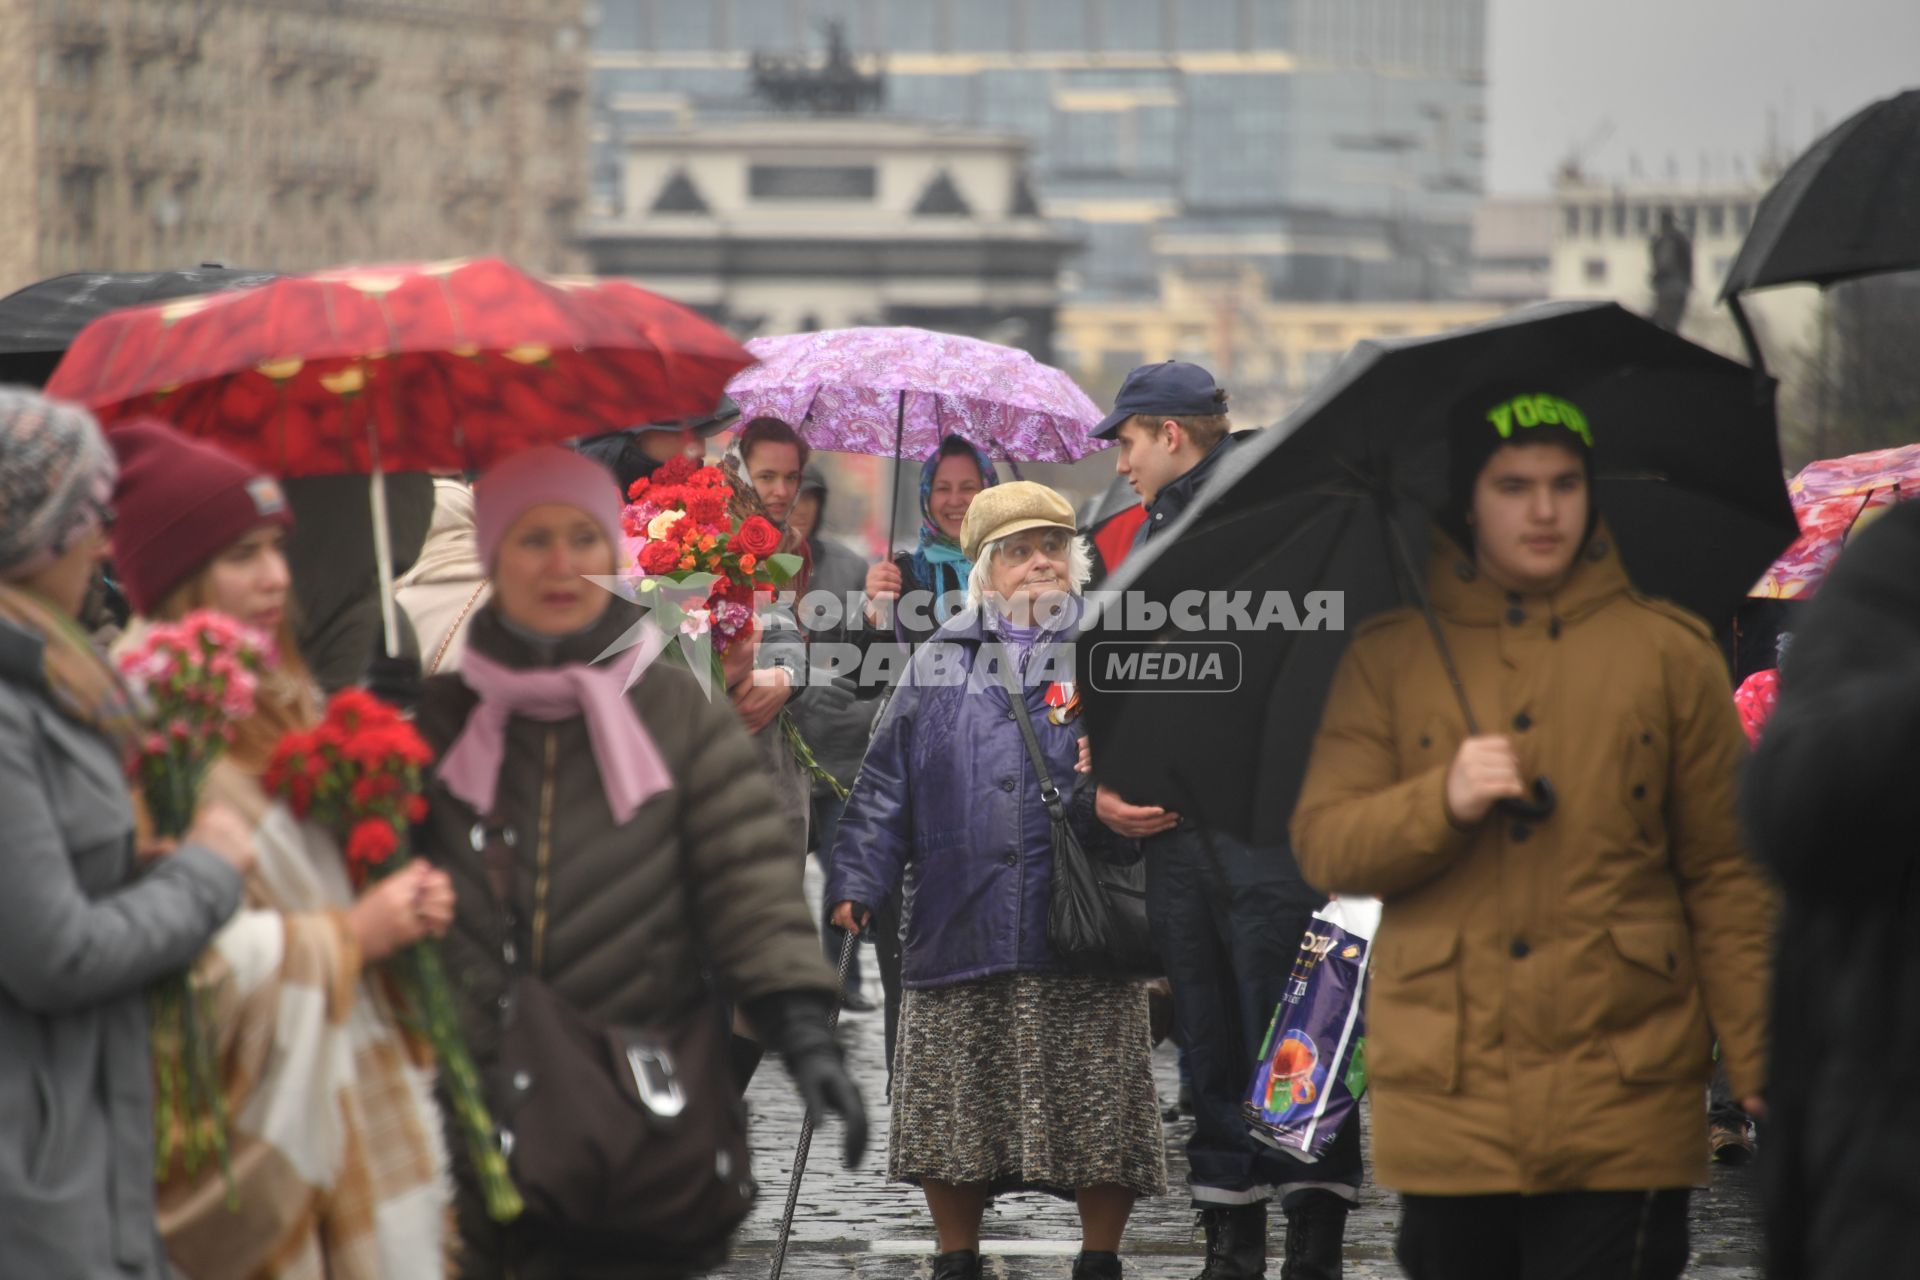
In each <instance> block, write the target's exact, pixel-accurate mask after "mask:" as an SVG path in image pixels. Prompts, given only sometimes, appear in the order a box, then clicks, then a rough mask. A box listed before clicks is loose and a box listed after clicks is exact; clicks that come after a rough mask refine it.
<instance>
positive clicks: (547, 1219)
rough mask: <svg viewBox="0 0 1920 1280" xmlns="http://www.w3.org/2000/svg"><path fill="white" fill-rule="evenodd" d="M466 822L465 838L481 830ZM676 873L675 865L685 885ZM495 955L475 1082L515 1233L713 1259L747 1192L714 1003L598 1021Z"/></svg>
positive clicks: (740, 1118) (578, 1251)
mask: <svg viewBox="0 0 1920 1280" xmlns="http://www.w3.org/2000/svg"><path fill="white" fill-rule="evenodd" d="M474 830H475V836H476V843H479V842H480V838H481V833H482V832H483V831H485V830H486V826H485V825H484V824H476V826H475V828H474ZM489 834H491V835H492V838H491V839H490V840H487V841H486V842H485V848H484V857H485V860H486V864H487V867H486V869H487V880H488V884H489V887H490V888H491V889H492V890H493V892H494V896H495V899H496V903H497V905H498V906H499V908H500V911H501V914H502V917H503V920H504V923H505V925H506V936H507V937H508V938H509V939H511V938H512V937H513V936H514V932H515V929H514V922H513V918H512V917H513V913H512V908H511V906H510V904H511V902H512V896H511V892H510V890H511V885H512V854H511V852H510V849H509V848H508V846H507V844H506V842H505V841H504V840H502V839H501V838H500V836H499V834H498V833H497V832H491V833H489ZM542 871H543V873H542V874H541V875H539V876H538V877H537V878H536V884H539V885H544V884H545V883H546V880H547V877H546V875H545V874H544V869H542ZM687 871H688V868H687V867H686V865H685V863H684V862H683V864H682V879H683V880H687V881H688V883H689V884H690V877H689V876H688V875H687ZM539 905H540V904H538V903H536V911H535V915H534V919H535V922H536V925H538V923H539V922H541V921H544V919H545V914H546V913H545V912H544V911H541V910H538V907H539ZM692 927H693V929H694V938H695V946H696V949H698V950H700V951H701V952H702V954H703V955H704V951H705V949H704V947H703V946H701V936H700V932H699V928H698V924H697V922H692ZM533 950H534V951H535V952H536V954H537V952H538V950H539V948H538V947H537V946H536V947H535V948H533ZM506 958H507V963H508V964H509V966H511V967H512V968H513V969H514V971H515V972H514V975H513V977H512V979H511V980H510V982H509V985H508V988H507V999H506V1001H505V1008H504V1010H503V1014H502V1018H501V1027H500V1053H499V1060H498V1063H497V1064H496V1065H495V1067H494V1068H493V1069H492V1070H490V1071H488V1072H487V1076H486V1086H487V1101H488V1104H489V1105H490V1107H491V1108H492V1110H493V1114H494V1117H495V1119H496V1120H497V1121H498V1123H499V1126H500V1134H501V1148H502V1151H503V1153H504V1154H505V1156H506V1158H507V1167H508V1169H509V1171H510V1172H511V1173H512V1175H513V1181H514V1185H515V1186H516V1187H518V1188H519V1190H520V1194H521V1197H522V1198H523V1199H524V1200H525V1201H526V1205H527V1208H526V1213H525V1215H524V1216H523V1217H522V1219H521V1220H520V1223H519V1228H520V1230H521V1231H522V1232H524V1233H525V1234H526V1235H528V1236H529V1237H531V1238H534V1239H547V1240H558V1241H559V1242H560V1243H561V1244H563V1245H564V1247H565V1249H566V1251H567V1252H568V1254H569V1255H570V1256H580V1255H593V1256H607V1257H627V1258H648V1259H652V1260H655V1261H659V1262H672V1263H675V1264H679V1265H685V1266H688V1267H691V1268H693V1269H696V1270H700V1269H707V1268H710V1267H712V1266H715V1265H718V1263H720V1262H721V1261H723V1260H724V1259H725V1257H726V1251H727V1246H728V1242H729V1241H730V1240H731V1238H732V1235H733V1232H734V1230H735V1229H736V1228H737V1227H738V1226H739V1225H740V1223H741V1222H742V1221H743V1220H744V1219H745V1218H746V1216H747V1213H748V1211H749V1210H750V1209H751V1208H752V1207H753V1201H754V1197H755V1195H756V1194H757V1190H758V1188H757V1187H756V1186H755V1185H754V1182H753V1176H752V1172H751V1166H750V1163H749V1162H750V1156H749V1152H748V1148H747V1137H746V1113H745V1108H744V1107H743V1106H742V1104H741V1103H740V1101H739V1098H738V1096H737V1093H736V1090H735V1087H734V1081H733V1074H732V1071H731V1068H730V1058H729V1047H730V1046H729V1035H728V1027H727V1024H726V1022H725V1020H724V1018H723V1016H722V1014H721V1011H720V1009H719V1008H718V1006H717V1005H716V1004H715V1003H714V1002H713V1001H711V1000H705V999H703V1000H701V1001H700V1002H699V1003H698V1005H697V1006H696V1007H695V1008H694V1009H693V1010H692V1012H690V1013H687V1014H684V1015H682V1016H681V1017H679V1018H677V1019H670V1020H663V1021H661V1022H658V1023H655V1024H653V1025H649V1026H609V1025H606V1024H603V1023H600V1022H597V1021H595V1020H593V1019H591V1018H588V1017H587V1016H585V1015H584V1014H582V1013H580V1012H579V1011H578V1010H576V1009H574V1008H573V1007H572V1006H571V1005H569V1004H568V1003H567V1002H566V1001H565V1000H564V999H562V998H561V996H560V994H559V993H558V992H556V991H555V990H554V989H553V987H552V986H551V985H550V984H548V983H547V982H545V981H543V980H542V979H541V978H539V977H538V976H537V975H536V974H535V973H534V972H533V964H532V957H530V956H529V957H520V956H516V955H515V954H514V952H513V949H512V946H511V943H509V946H508V949H507V952H506Z"/></svg>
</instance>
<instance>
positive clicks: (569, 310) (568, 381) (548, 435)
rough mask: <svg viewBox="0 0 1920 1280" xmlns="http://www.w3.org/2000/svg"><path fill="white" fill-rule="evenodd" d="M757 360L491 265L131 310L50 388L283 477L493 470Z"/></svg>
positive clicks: (401, 270)
mask: <svg viewBox="0 0 1920 1280" xmlns="http://www.w3.org/2000/svg"><path fill="white" fill-rule="evenodd" d="M752 360H753V357H752V356H750V355H748V354H747V352H746V351H745V349H744V348H742V347H741V346H740V345H739V344H738V343H737V342H735V341H734V340H733V339H732V338H731V337H730V336H728V334H727V333H726V331H725V330H723V329H721V328H719V327H718V326H717V325H714V324H713V323H712V322H710V321H708V320H706V319H704V318H702V317H701V316H700V315H698V314H696V313H695V312H693V311H690V310H688V309H687V308H685V307H682V306H680V305H679V304H678V303H675V302H670V301H668V300H667V299H665V298H662V297H659V296H657V295H655V294H652V293H648V292H647V291H646V290H644V289H640V288H636V287H635V286H633V285H630V284H625V283H622V282H619V281H593V280H544V279H539V278H537V277H534V276H530V275H527V274H525V273H524V272H522V271H520V270H519V269H518V268H516V267H513V266H511V265H509V264H508V263H505V262H502V261H499V260H497V259H491V258H478V259H469V260H460V261H452V262H438V263H423V264H403V265H396V266H374V267H351V268H343V269H340V270H337V271H323V272H318V273H315V274H312V275H302V276H282V277H280V278H278V279H275V280H272V281H271V282H269V283H267V284H263V285H260V286H258V287H256V288H252V289H246V290H237V291H231V292H226V293H218V294H208V295H202V296H198V297H192V298H185V299H180V300H177V301H174V302H169V303H162V304H159V305H157V306H148V307H139V308H135V309H132V310H127V311H118V312H114V313H112V314H110V315H107V316H104V317H102V318H101V319H99V320H96V321H95V322H93V323H92V324H90V325H88V326H87V328H86V329H85V330H84V331H83V332H82V333H81V335H80V336H79V338H78V339H76V340H75V342H74V343H73V345H72V348H71V349H70V350H69V351H68V353H67V356H66V358H65V359H64V360H62V361H61V363H60V367H59V368H58V369H57V370H56V371H55V372H54V376H53V378H52V380H51V381H50V382H49V383H48V384H47V391H48V393H49V394H51V395H56V396H60V397H63V398H66V399H72V400H79V401H82V402H84V403H86V404H87V405H89V406H91V407H92V408H93V409H94V411H95V412H96V413H97V414H98V415H99V416H100V417H101V419H102V421H104V422H108V423H111V422H114V421H117V420H119V419H122V418H126V417H133V416H139V415H143V414H147V415H152V416H155V417H159V418H163V419H165V420H167V421H169V422H172V423H173V424H174V425H176V426H178V427H180V428H181V429H183V430H185V431H187V432H189V433H190V434H194V435H201V436H207V437H210V438H213V439H217V440H219V441H220V442H221V443H222V444H223V445H224V446H226V447H227V448H229V449H230V450H232V451H233V452H234V453H236V454H238V455H240V456H241V457H244V458H245V459H247V460H248V461H249V462H251V463H253V464H254V465H255V466H258V467H261V468H262V469H264V470H267V471H270V472H272V473H273V474H275V475H278V476H281V477H293V476H308V475H355V474H368V473H371V472H373V471H375V470H377V469H384V470H388V471H431V470H449V471H454V470H457V471H478V470H482V469H484V468H486V467H487V466H488V465H490V464H491V463H492V462H493V461H495V460H496V459H498V458H500V457H503V456H505V455H507V454H510V453H514V452H517V451H518V450H521V449H524V448H527V447H528V446H530V445H534V444H539V443H543V442H549V441H557V440H565V439H570V438H572V437H574V436H578V435H585V434H589V433H593V432H599V431H609V430H614V429H617V428H620V427H626V426H631V425H632V424H633V423H635V422H646V421H654V420H659V419H663V418H674V417H685V416H692V415H697V414H704V413H707V412H710V411H711V410H712V408H713V405H714V403H715V401H717V400H718V399H719V396H720V393H721V391H722V389H723V387H724V386H725V384H726V381H727V379H728V378H730V377H732V376H733V375H734V374H735V373H736V372H738V371H739V370H740V369H742V368H744V367H745V366H746V365H748V364H750V363H752Z"/></svg>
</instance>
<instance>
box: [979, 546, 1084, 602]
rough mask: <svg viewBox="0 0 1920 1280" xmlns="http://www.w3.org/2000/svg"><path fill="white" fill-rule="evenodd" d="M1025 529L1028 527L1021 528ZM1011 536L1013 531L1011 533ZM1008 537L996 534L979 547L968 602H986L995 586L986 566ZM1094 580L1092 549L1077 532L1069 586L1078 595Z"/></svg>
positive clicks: (1070, 549)
mask: <svg viewBox="0 0 1920 1280" xmlns="http://www.w3.org/2000/svg"><path fill="white" fill-rule="evenodd" d="M1020 532H1021V533H1026V532H1027V530H1025V529H1022V530H1020ZM1007 536H1008V537H1012V536H1013V535H1011V534H1009V535H1007ZM1006 540H1007V539H1006V538H995V539H994V540H993V541H991V542H989V543H988V544H987V545H986V546H984V547H982V548H980V556H979V558H978V559H976V560H975V561H974V562H973V571H972V572H971V573H969V574H967V603H968V604H969V605H971V606H974V607H975V608H978V607H979V606H980V605H982V604H984V603H985V602H986V599H987V595H988V593H989V592H991V591H992V590H993V575H992V571H991V570H989V569H988V568H987V564H988V562H989V561H991V560H992V559H993V553H994V551H995V550H997V549H998V548H999V546H1000V544H1001V543H1003V542H1005V541H1006ZM1092 580H1093V551H1092V549H1091V548H1090V547H1088V546H1087V539H1086V537H1085V536H1084V535H1082V534H1078V533H1076V534H1074V535H1073V538H1072V539H1071V540H1070V541H1069V542H1068V544H1067V588H1068V589H1069V590H1070V591H1072V592H1073V594H1075V595H1079V594H1080V593H1081V592H1082V591H1084V590H1085V589H1086V586H1087V583H1089V582H1091V581H1092Z"/></svg>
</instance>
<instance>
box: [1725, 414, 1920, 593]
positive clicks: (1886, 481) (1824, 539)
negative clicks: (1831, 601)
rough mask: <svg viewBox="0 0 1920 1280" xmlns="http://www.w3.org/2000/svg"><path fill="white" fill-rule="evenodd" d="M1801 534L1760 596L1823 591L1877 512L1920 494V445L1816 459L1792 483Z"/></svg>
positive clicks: (1771, 572) (1790, 488)
mask: <svg viewBox="0 0 1920 1280" xmlns="http://www.w3.org/2000/svg"><path fill="white" fill-rule="evenodd" d="M1787 494H1788V496H1789V497H1790V498H1792V500H1793V511H1794V515H1795V516H1796V517H1798V519H1799V521H1800V536H1799V537H1798V538H1795V539H1794V541H1793V545H1792V546H1790V547H1788V548H1787V549H1786V551H1785V552H1784V553H1782V554H1781V556H1780V558H1779V559H1778V560H1775V561H1774V562H1773V567H1772V568H1770V569H1768V570H1767V573H1766V576H1765V577H1763V578H1762V579H1760V582H1759V583H1758V585H1756V586H1755V587H1754V589H1753V594H1754V595H1756V596H1764V597H1768V598H1772V599H1779V600H1804V599H1807V598H1809V597H1811V596H1812V595H1813V593H1814V592H1815V591H1816V590H1818V589H1819V586H1820V581H1821V579H1823V578H1825V577H1826V576H1827V571H1828V570H1829V569H1831V568H1833V562H1834V560H1835V559H1836V558H1837V557H1838V556H1839V555H1840V549H1841V548H1842V547H1844V546H1845V545H1846V544H1847V540H1848V539H1849V538H1850V537H1852V535H1853V532H1854V530H1855V529H1857V528H1858V527H1859V526H1860V525H1861V524H1862V523H1863V522H1864V521H1868V520H1872V519H1874V518H1876V517H1875V513H1878V512H1881V511H1884V510H1885V509H1886V508H1887V507H1890V506H1892V505H1893V504H1894V503H1896V502H1903V501H1906V500H1908V499H1911V498H1912V497H1913V496H1914V495H1915V494H1920V444H1909V445H1902V446H1900V447H1899V448H1897V449H1875V450H1873V451H1872V452H1870V453H1855V454H1849V455H1848V456H1847V457H1844V458H1829V459H1826V460H1825V461H1821V462H1810V463H1808V464H1807V465H1806V466H1805V467H1803V468H1801V471H1800V474H1799V475H1797V476H1795V477H1794V478H1793V482H1792V483H1791V484H1789V485H1788V486H1787Z"/></svg>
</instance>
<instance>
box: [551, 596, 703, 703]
mask: <svg viewBox="0 0 1920 1280" xmlns="http://www.w3.org/2000/svg"><path fill="white" fill-rule="evenodd" d="M584 576H585V577H586V579H587V581H588V582H591V583H593V584H594V585H595V586H597V587H599V588H600V589H601V590H603V591H609V592H612V593H613V594H614V595H616V596H619V597H620V598H621V599H622V600H625V601H626V602H627V603H629V604H632V605H635V606H637V607H638V608H639V610H640V617H639V618H638V619H637V620H636V621H635V622H634V624H633V625H632V626H631V627H628V628H627V629H626V630H625V631H624V632H622V633H621V634H620V637H619V638H618V639H616V640H615V641H614V642H613V643H612V644H610V645H608V646H607V647H606V649H605V650H603V651H602V652H601V653H600V655H599V656H598V657H596V658H595V659H594V662H596V663H599V662H604V661H606V660H607V659H608V658H611V657H613V656H614V655H615V654H618V653H623V652H625V651H626V650H628V649H633V650H635V653H634V656H633V665H632V666H631V667H630V668H629V669H628V671H627V679H626V683H625V685H624V686H623V687H624V688H627V689H631V688H633V686H634V685H635V684H637V683H639V681H640V677H641V675H642V674H644V673H645V672H646V669H647V668H648V667H650V666H652V665H653V660H654V659H655V658H657V657H659V656H660V655H661V654H662V653H664V652H665V651H666V648H667V645H669V644H678V645H679V646H680V657H681V659H682V660H683V661H684V662H685V663H686V664H687V670H688V671H690V672H692V673H693V678H694V679H695V680H697V681H698V682H699V684H700V692H702V693H704V694H705V695H706V696H707V697H708V698H712V697H713V675H714V670H715V668H716V667H717V666H718V665H719V664H718V663H717V662H716V660H715V657H714V652H713V618H712V616H711V614H709V612H708V610H707V595H708V593H709V592H710V591H712V589H713V584H714V583H715V582H716V581H717V580H718V579H716V578H715V577H714V575H713V574H710V573H694V574H689V575H687V578H686V580H685V581H683V582H675V581H673V580H672V579H671V578H660V577H652V576H644V577H625V576H622V575H620V574H599V573H590V574H586V575H584Z"/></svg>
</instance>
